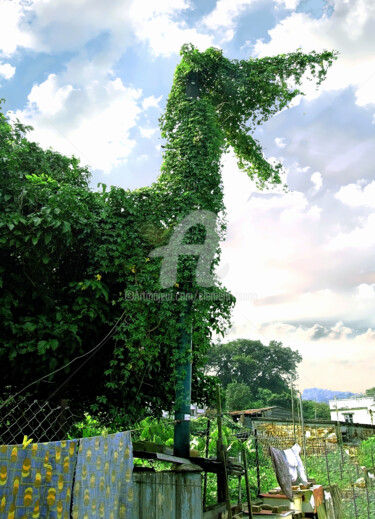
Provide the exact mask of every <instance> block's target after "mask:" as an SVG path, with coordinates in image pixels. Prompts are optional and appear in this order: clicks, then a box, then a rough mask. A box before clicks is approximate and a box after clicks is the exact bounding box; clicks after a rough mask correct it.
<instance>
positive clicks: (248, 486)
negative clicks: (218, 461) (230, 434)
mask: <svg viewBox="0 0 375 519" xmlns="http://www.w3.org/2000/svg"><path fill="white" fill-rule="evenodd" d="M242 456H243V463H244V468H245V482H246V497H247V506H248V508H249V518H250V519H253V510H252V508H251V495H250V483H249V474H248V472H247V457H246V450H245V447H242Z"/></svg>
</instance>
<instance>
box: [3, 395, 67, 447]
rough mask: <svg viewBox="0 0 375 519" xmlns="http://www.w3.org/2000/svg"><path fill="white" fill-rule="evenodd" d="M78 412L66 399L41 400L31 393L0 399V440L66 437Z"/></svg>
mask: <svg viewBox="0 0 375 519" xmlns="http://www.w3.org/2000/svg"><path fill="white" fill-rule="evenodd" d="M74 420H75V416H74V414H73V412H72V410H71V409H70V407H69V402H68V401H67V400H59V401H55V402H53V401H50V402H47V401H40V400H35V399H33V398H32V397H28V396H23V397H8V398H4V399H0V444H3V445H10V444H22V443H23V439H24V436H27V437H28V438H32V440H33V442H47V441H56V440H63V439H65V438H66V435H67V432H68V430H69V428H70V426H71V424H72V423H73V422H74Z"/></svg>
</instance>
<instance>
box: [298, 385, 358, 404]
mask: <svg viewBox="0 0 375 519" xmlns="http://www.w3.org/2000/svg"><path fill="white" fill-rule="evenodd" d="M356 395H357V393H351V392H350V391H332V390H331V389H320V388H317V387H313V388H310V389H304V390H303V393H302V398H303V400H313V401H314V402H325V403H328V401H329V400H333V399H334V398H335V396H336V397H337V398H350V397H351V396H356Z"/></svg>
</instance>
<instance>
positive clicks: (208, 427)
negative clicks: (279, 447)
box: [203, 420, 211, 512]
mask: <svg viewBox="0 0 375 519" xmlns="http://www.w3.org/2000/svg"><path fill="white" fill-rule="evenodd" d="M210 426H211V422H210V420H207V430H206V451H205V455H206V458H208V448H209V446H210ZM207 476H208V473H207V472H205V473H204V482H203V511H204V512H205V511H206V499H207Z"/></svg>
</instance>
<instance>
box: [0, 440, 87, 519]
mask: <svg viewBox="0 0 375 519" xmlns="http://www.w3.org/2000/svg"><path fill="white" fill-rule="evenodd" d="M77 446H78V442H77V441H76V440H70V441H60V442H49V443H34V444H30V445H27V446H26V447H25V446H23V445H0V518H1V519H70V505H71V496H72V486H73V475H74V469H75V465H76V460H77V451H78V449H77Z"/></svg>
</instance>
